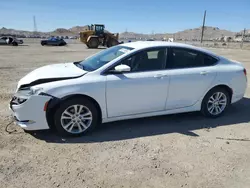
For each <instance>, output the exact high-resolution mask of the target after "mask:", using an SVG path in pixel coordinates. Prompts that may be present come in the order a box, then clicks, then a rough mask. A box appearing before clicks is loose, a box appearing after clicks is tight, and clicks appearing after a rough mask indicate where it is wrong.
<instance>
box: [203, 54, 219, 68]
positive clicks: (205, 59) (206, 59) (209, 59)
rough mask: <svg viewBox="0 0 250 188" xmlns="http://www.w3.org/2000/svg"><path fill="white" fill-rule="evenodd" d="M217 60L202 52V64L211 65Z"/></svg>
mask: <svg viewBox="0 0 250 188" xmlns="http://www.w3.org/2000/svg"><path fill="white" fill-rule="evenodd" d="M217 61H218V60H217V59H215V58H213V57H211V56H209V55H206V54H203V63H204V66H211V65H214V64H215V63H216V62H217Z"/></svg>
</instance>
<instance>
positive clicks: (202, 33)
mask: <svg viewBox="0 0 250 188" xmlns="http://www.w3.org/2000/svg"><path fill="white" fill-rule="evenodd" d="M206 14H207V11H206V10H205V12H204V17H203V25H202V29H201V43H202V41H203V35H204V27H205V22H206Z"/></svg>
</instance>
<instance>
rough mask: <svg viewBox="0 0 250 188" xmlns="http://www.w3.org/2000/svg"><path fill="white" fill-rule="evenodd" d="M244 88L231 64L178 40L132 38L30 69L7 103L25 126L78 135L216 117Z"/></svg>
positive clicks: (238, 71) (242, 74) (236, 67)
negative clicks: (143, 121)
mask: <svg viewBox="0 0 250 188" xmlns="http://www.w3.org/2000/svg"><path fill="white" fill-rule="evenodd" d="M246 87H247V77H246V70H245V69H244V67H243V66H242V65H241V64H240V63H238V62H233V61H231V60H228V59H226V58H224V57H221V56H218V55H215V54H214V53H212V52H209V51H207V50H204V49H201V48H197V47H194V46H190V45H185V44H178V43H173V42H132V43H126V44H121V45H118V46H114V47H112V48H109V49H106V50H103V51H101V52H99V53H97V54H95V55H93V56H91V57H89V58H87V59H85V60H83V61H80V62H74V63H64V64H55V65H48V66H44V67H41V68H38V69H36V70H34V71H32V72H31V73H29V74H28V75H26V76H25V77H24V78H22V79H21V80H20V81H19V83H18V86H17V90H16V93H15V94H14V97H13V99H12V100H11V102H10V108H11V109H12V111H13V116H14V117H15V119H16V121H17V124H18V125H20V126H21V127H22V128H23V129H25V130H39V129H49V128H51V127H55V128H56V130H57V131H58V132H59V133H60V134H62V135H80V134H83V133H86V132H88V131H90V130H93V128H94V127H95V126H96V125H97V124H99V123H105V122H111V121H117V120H125V119H132V118H142V117H147V116H157V115H165V114H173V113H182V112H190V111H201V112H202V113H203V114H204V115H205V116H208V117H218V116H220V115H222V114H223V113H224V111H225V110H226V109H227V107H228V106H229V105H230V104H231V103H235V102H237V101H239V100H240V99H242V98H243V96H244V94H245V90H246Z"/></svg>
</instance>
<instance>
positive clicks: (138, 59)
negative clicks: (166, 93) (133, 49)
mask: <svg viewBox="0 0 250 188" xmlns="http://www.w3.org/2000/svg"><path fill="white" fill-rule="evenodd" d="M166 60H167V48H157V49H150V50H144V51H142V52H138V53H136V54H135V55H132V56H130V57H129V58H127V59H125V60H123V61H122V62H121V63H120V64H123V65H128V66H129V67H130V68H131V71H130V72H143V71H156V70H162V69H164V68H165V66H166Z"/></svg>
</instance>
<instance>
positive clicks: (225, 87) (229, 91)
mask: <svg viewBox="0 0 250 188" xmlns="http://www.w3.org/2000/svg"><path fill="white" fill-rule="evenodd" d="M216 88H223V89H225V90H226V91H227V92H228V94H229V96H230V103H231V101H232V96H233V90H232V88H231V87H229V86H228V85H226V84H219V85H216V86H214V87H212V88H211V89H209V90H208V91H207V92H206V94H205V95H204V96H203V99H202V101H203V100H204V98H205V97H206V95H207V94H208V93H209V92H210V91H211V90H213V89H216Z"/></svg>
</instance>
